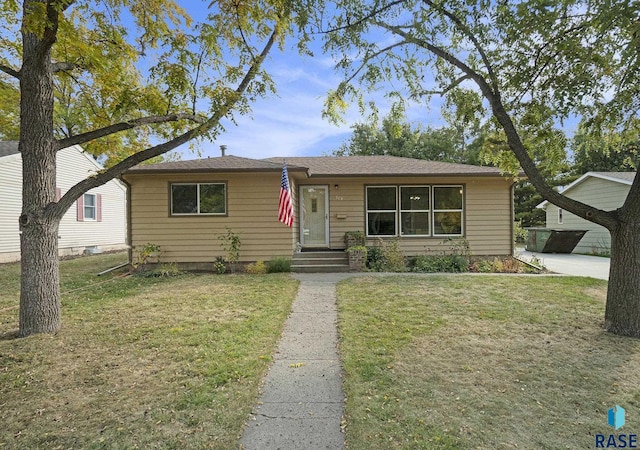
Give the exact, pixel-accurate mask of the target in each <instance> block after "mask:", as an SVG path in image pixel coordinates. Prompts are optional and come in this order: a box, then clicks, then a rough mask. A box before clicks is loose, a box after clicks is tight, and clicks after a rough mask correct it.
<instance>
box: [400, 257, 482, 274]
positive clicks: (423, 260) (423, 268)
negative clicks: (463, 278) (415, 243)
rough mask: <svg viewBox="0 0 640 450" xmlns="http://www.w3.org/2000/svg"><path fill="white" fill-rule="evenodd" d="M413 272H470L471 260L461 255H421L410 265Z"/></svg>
mask: <svg viewBox="0 0 640 450" xmlns="http://www.w3.org/2000/svg"><path fill="white" fill-rule="evenodd" d="M410 268H411V271H412V272H424V273H434V272H454V273H458V272H466V271H468V270H469V260H468V259H467V258H466V257H464V256H461V255H420V256H416V257H415V258H414V259H413V260H412V261H411V265H410Z"/></svg>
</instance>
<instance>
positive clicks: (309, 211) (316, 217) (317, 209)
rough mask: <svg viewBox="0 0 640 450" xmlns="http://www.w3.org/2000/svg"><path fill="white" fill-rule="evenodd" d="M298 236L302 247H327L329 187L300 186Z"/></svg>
mask: <svg viewBox="0 0 640 450" xmlns="http://www.w3.org/2000/svg"><path fill="white" fill-rule="evenodd" d="M300 198H301V199H302V201H301V204H300V217H301V220H300V236H301V238H300V239H301V241H300V243H301V244H302V246H303V247H327V248H328V247H329V188H328V187H327V186H300Z"/></svg>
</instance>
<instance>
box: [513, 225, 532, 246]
mask: <svg viewBox="0 0 640 450" xmlns="http://www.w3.org/2000/svg"><path fill="white" fill-rule="evenodd" d="M528 237H529V230H525V229H524V228H522V222H521V221H518V222H515V224H514V225H513V239H514V240H515V241H516V243H517V244H524V243H525V242H527V238H528Z"/></svg>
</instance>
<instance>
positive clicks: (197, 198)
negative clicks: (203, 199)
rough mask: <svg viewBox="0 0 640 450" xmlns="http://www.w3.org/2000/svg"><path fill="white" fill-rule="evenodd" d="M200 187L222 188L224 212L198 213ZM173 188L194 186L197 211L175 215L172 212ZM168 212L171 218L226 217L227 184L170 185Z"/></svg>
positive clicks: (187, 183) (182, 183)
mask: <svg viewBox="0 0 640 450" xmlns="http://www.w3.org/2000/svg"><path fill="white" fill-rule="evenodd" d="M202 185H217V186H223V187H224V212H221V213H202V212H200V186H202ZM173 186H196V206H197V208H198V211H197V212H195V213H176V212H173ZM169 212H170V215H171V216H178V217H181V216H226V215H227V183H224V182H211V183H208V182H204V183H189V182H180V183H170V184H169Z"/></svg>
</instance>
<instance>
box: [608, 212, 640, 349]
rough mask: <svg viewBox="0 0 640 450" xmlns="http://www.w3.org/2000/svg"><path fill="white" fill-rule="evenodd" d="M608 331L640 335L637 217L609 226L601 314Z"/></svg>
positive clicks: (639, 242) (638, 226) (639, 224)
mask: <svg viewBox="0 0 640 450" xmlns="http://www.w3.org/2000/svg"><path fill="white" fill-rule="evenodd" d="M604 326H605V328H606V329H607V331H610V332H612V333H615V334H619V335H623V336H633V337H640V221H638V219H636V220H633V219H632V220H631V221H622V222H621V223H620V224H619V225H618V226H617V227H615V228H614V229H612V230H611V269H610V271H609V287H608V291H607V307H606V310H605V315H604Z"/></svg>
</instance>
